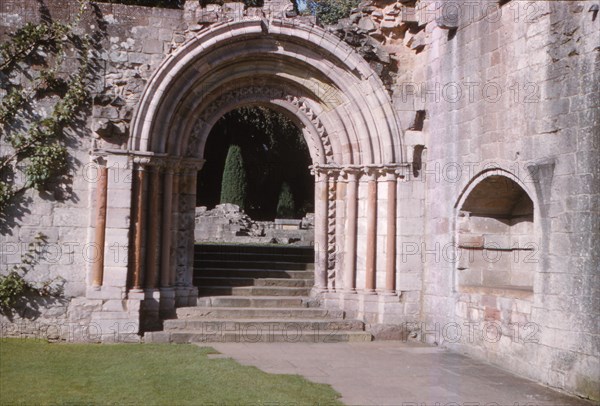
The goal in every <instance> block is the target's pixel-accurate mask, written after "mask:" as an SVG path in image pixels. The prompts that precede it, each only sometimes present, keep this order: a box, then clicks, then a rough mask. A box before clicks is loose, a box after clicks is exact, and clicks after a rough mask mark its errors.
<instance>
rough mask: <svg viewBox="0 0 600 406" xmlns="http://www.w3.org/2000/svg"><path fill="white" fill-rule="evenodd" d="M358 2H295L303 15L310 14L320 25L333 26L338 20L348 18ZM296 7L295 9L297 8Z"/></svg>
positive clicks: (310, 0) (332, 0)
mask: <svg viewBox="0 0 600 406" xmlns="http://www.w3.org/2000/svg"><path fill="white" fill-rule="evenodd" d="M359 3H360V0H304V1H298V0H297V1H296V4H298V6H299V8H300V9H302V10H303V11H302V13H304V14H312V15H314V16H316V17H317V21H318V22H319V23H321V24H325V25H328V24H335V23H337V22H338V21H339V20H340V19H342V18H346V17H349V16H350V12H351V11H352V9H353V8H356V7H357V6H358V4H359ZM298 6H297V7H298Z"/></svg>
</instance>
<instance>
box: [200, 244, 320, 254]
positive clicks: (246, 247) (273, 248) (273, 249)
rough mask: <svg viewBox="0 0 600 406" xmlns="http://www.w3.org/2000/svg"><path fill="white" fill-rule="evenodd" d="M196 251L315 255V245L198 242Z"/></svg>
mask: <svg viewBox="0 0 600 406" xmlns="http://www.w3.org/2000/svg"><path fill="white" fill-rule="evenodd" d="M194 252H199V253H208V252H217V253H252V254H271V255H274V254H281V255H314V248H313V247H298V246H293V245H275V244H273V245H265V244H260V245H257V244H196V245H195V247H194Z"/></svg>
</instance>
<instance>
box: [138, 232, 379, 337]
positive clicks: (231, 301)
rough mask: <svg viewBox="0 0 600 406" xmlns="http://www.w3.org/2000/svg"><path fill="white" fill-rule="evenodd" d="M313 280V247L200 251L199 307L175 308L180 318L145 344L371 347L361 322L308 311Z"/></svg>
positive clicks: (196, 280)
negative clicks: (352, 343)
mask: <svg viewBox="0 0 600 406" xmlns="http://www.w3.org/2000/svg"><path fill="white" fill-rule="evenodd" d="M313 278H314V251H313V249H312V248H310V247H285V246H274V245H226V244H223V245H216V244H214V245H213V244H201V245H196V247H195V270H194V285H196V286H198V289H199V298H198V305H197V306H194V307H182V308H179V309H177V318H176V319H171V320H165V321H164V326H163V327H164V330H163V331H162V332H153V333H146V337H148V339H147V340H146V341H153V342H157V341H162V342H164V341H168V342H175V343H189V342H241V343H252V342H320V343H327V342H341V341H371V334H370V333H367V332H365V331H364V323H363V322H362V321H359V320H348V319H345V318H344V312H343V311H341V310H325V309H320V308H318V307H311V301H310V299H309V293H310V290H311V288H312V286H313V280H314V279H313Z"/></svg>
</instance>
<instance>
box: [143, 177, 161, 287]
mask: <svg viewBox="0 0 600 406" xmlns="http://www.w3.org/2000/svg"><path fill="white" fill-rule="evenodd" d="M159 190H160V169H159V168H158V167H155V168H153V171H152V174H151V177H150V207H149V209H148V223H149V224H148V244H147V247H146V250H147V255H146V270H147V275H146V287H147V288H149V289H154V288H156V287H157V282H158V269H159V267H158V265H159V264H158V261H159V252H158V250H159V247H158V240H159V232H160V215H159V200H158V198H159Z"/></svg>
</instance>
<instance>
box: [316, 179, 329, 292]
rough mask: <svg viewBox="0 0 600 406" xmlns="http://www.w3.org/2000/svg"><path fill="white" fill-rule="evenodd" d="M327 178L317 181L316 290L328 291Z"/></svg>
mask: <svg viewBox="0 0 600 406" xmlns="http://www.w3.org/2000/svg"><path fill="white" fill-rule="evenodd" d="M327 197H328V190H327V176H326V175H324V174H317V177H316V180H315V201H316V202H315V218H316V221H317V224H316V228H315V234H316V235H315V249H316V252H315V254H316V261H315V262H316V264H315V288H317V289H318V290H320V291H324V290H327V228H328V221H327V220H328V218H327Z"/></svg>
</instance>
